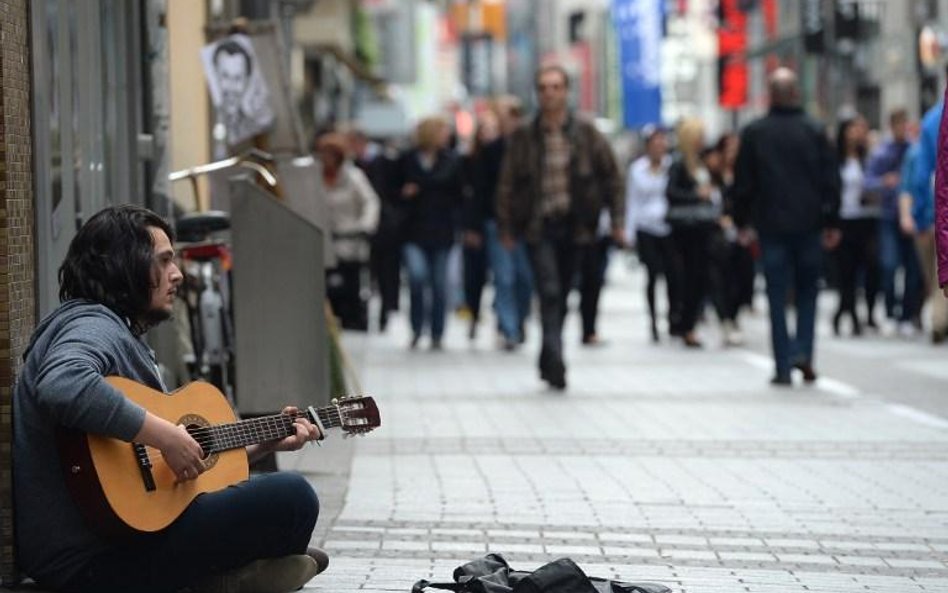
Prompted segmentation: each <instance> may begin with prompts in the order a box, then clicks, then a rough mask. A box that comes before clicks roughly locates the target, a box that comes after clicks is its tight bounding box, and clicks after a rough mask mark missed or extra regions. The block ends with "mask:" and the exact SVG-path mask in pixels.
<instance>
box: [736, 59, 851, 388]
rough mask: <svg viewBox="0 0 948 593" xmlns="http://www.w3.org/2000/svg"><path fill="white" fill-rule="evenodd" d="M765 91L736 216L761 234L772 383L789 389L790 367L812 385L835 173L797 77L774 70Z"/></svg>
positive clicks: (741, 174)
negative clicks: (793, 326) (791, 313)
mask: <svg viewBox="0 0 948 593" xmlns="http://www.w3.org/2000/svg"><path fill="white" fill-rule="evenodd" d="M769 86H770V100H771V108H770V113H768V114H767V115H766V116H765V117H763V118H761V119H759V120H757V121H755V122H753V123H751V124H750V125H749V126H747V128H745V129H744V131H743V133H742V134H741V144H740V152H739V153H738V155H737V164H736V166H735V187H734V198H735V202H734V208H735V212H734V218H735V222H736V223H737V224H738V226H740V227H744V226H745V225H747V224H748V223H751V224H753V226H754V227H755V228H756V230H757V233H758V235H759V236H760V245H761V248H762V252H763V264H764V276H765V277H766V279H767V299H768V301H769V303H770V329H771V342H772V346H773V353H774V363H775V365H776V375H775V376H774V378H773V380H772V381H771V382H772V383H773V384H774V385H791V379H790V371H791V369H792V368H794V367H795V368H798V369H800V370H801V371H802V372H803V379H804V381H806V382H808V383H810V382H813V381H815V380H816V373H815V372H814V370H813V335H814V326H815V323H816V297H817V292H818V287H817V282H818V280H819V276H820V266H821V262H822V250H821V241H820V236H821V232H822V235H823V244H824V245H825V246H826V247H827V248H833V247H835V246H836V244H837V243H838V241H839V231H838V230H837V229H836V225H837V219H838V210H839V185H840V181H839V170H838V168H837V164H836V159H835V158H834V156H833V151H832V149H831V148H830V145H829V141H828V139H827V137H826V135H825V133H824V132H823V128H822V126H821V125H820V123H819V122H817V121H816V120H814V119H812V118H810V117H809V116H807V115H806V114H805V113H804V112H803V110H802V109H801V108H800V93H799V86H798V83H797V76H796V74H794V73H793V71H791V70H789V69H787V68H778V69H777V70H775V71H774V72H773V74H772V75H771V76H770V80H769ZM743 236H744V237H747V231H745V232H744V233H743ZM791 286H793V287H794V294H795V302H796V309H797V331H796V335H795V336H794V337H793V338H792V339H791V338H790V336H789V335H788V333H787V320H786V317H785V309H786V305H787V292H788V289H789V288H790V287H791Z"/></svg>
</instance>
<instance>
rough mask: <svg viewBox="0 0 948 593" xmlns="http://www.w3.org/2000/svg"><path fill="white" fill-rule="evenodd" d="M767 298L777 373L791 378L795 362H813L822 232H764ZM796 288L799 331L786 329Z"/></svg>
mask: <svg viewBox="0 0 948 593" xmlns="http://www.w3.org/2000/svg"><path fill="white" fill-rule="evenodd" d="M760 246H761V250H762V252H763V253H762V255H763V258H762V259H763V264H764V277H765V278H766V279H767V300H768V302H769V304H770V339H771V345H772V347H773V353H774V364H775V366H776V371H777V376H778V377H781V378H785V377H789V376H790V370H791V369H792V368H793V365H794V363H796V362H798V361H799V362H807V363H811V364H812V362H813V334H814V326H815V325H816V296H817V293H818V291H819V287H818V282H819V278H820V266H821V263H822V255H823V249H822V245H821V242H820V232H819V231H811V232H803V233H786V234H773V235H761V236H760ZM791 287H792V288H793V290H794V295H795V302H796V309H797V331H796V334H795V335H794V336H793V337H791V336H790V335H789V334H788V332H787V317H786V309H787V295H788V292H789V291H790V289H791Z"/></svg>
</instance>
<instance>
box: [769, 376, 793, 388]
mask: <svg viewBox="0 0 948 593" xmlns="http://www.w3.org/2000/svg"><path fill="white" fill-rule="evenodd" d="M770 384H771V385H773V386H775V387H792V386H793V381H792V380H791V379H790V377H789V376H783V375H777V376H776V377H774V378H773V379H771V380H770Z"/></svg>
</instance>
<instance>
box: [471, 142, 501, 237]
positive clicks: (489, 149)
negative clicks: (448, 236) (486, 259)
mask: <svg viewBox="0 0 948 593" xmlns="http://www.w3.org/2000/svg"><path fill="white" fill-rule="evenodd" d="M503 159H504V139H503V138H498V139H497V140H494V141H493V142H490V143H488V144H485V145H484V146H482V147H481V149H480V150H479V151H478V152H477V153H475V154H472V155H470V156H468V157H466V158H465V159H464V161H465V167H464V170H465V175H464V177H465V180H464V208H463V211H462V216H461V226H462V227H463V228H464V230H466V231H474V232H476V233H483V232H484V223H486V222H487V221H488V220H493V219H494V217H495V216H496V214H495V213H496V206H495V203H496V200H497V184H498V182H499V181H500V166H501V164H502V163H503Z"/></svg>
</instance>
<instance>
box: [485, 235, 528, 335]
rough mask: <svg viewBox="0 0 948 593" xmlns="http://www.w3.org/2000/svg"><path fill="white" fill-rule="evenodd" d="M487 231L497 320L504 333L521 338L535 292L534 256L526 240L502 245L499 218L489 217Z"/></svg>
mask: <svg viewBox="0 0 948 593" xmlns="http://www.w3.org/2000/svg"><path fill="white" fill-rule="evenodd" d="M485 231H486V239H487V257H488V259H489V260H490V269H491V272H492V273H493V275H494V291H495V295H494V310H495V311H496V313H497V323H498V325H500V331H501V333H503V334H504V337H506V338H507V339H508V340H511V341H514V342H517V341H519V340H520V339H521V338H522V337H523V336H522V335H521V334H520V329H521V326H522V325H523V322H524V320H525V319H526V318H527V315H529V314H530V299H531V298H532V296H533V272H532V270H531V268H530V256H529V255H528V254H527V248H526V246H525V245H524V244H523V242H522V241H517V242H516V244H515V245H514V248H513V249H512V250H509V251H508V250H507V249H506V248H504V246H503V245H501V243H500V233H499V231H498V230H497V222H495V221H493V220H489V221H487V223H486V225H485Z"/></svg>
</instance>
